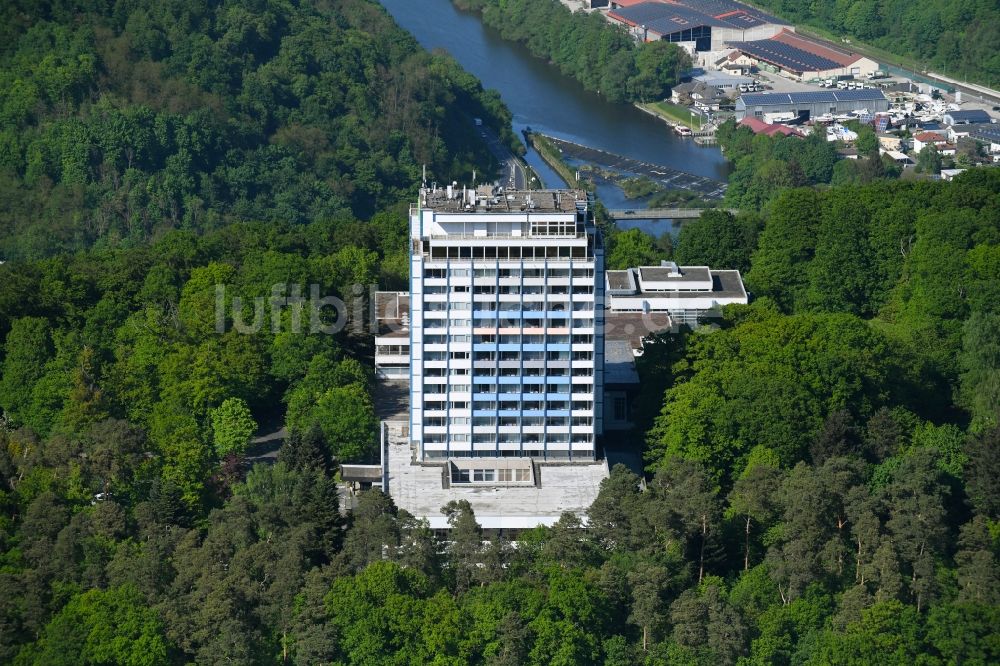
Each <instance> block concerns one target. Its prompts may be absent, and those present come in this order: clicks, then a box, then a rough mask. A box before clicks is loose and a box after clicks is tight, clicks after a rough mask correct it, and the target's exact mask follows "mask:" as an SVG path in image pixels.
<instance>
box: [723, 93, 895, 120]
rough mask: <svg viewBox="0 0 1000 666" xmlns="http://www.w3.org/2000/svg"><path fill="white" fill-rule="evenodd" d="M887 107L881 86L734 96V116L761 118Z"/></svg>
mask: <svg viewBox="0 0 1000 666" xmlns="http://www.w3.org/2000/svg"><path fill="white" fill-rule="evenodd" d="M888 110H889V100H888V99H886V96H885V94H884V93H883V92H882V91H881V90H821V91H816V92H800V93H747V94H744V95H740V97H739V99H737V100H736V119H737V120H742V119H743V118H747V117H751V118H762V117H764V116H765V115H769V114H780V113H791V114H792V115H793V116H794V117H796V118H798V119H799V120H801V121H806V120H809V119H810V118H816V117H818V116H824V115H833V116H839V115H846V114H850V113H853V112H855V111H867V112H868V113H869V114H875V113H878V112H880V111H888Z"/></svg>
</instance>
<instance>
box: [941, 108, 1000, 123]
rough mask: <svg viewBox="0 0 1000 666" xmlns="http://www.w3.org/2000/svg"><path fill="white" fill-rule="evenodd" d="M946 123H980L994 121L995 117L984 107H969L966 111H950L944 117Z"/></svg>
mask: <svg viewBox="0 0 1000 666" xmlns="http://www.w3.org/2000/svg"><path fill="white" fill-rule="evenodd" d="M942 120H944V124H945V125H978V124H981V123H992V122H993V118H992V117H991V116H990V114H988V113H986V112H985V111H983V110H982V109H968V110H966V111H949V112H948V113H946V114H944V117H943V118H942Z"/></svg>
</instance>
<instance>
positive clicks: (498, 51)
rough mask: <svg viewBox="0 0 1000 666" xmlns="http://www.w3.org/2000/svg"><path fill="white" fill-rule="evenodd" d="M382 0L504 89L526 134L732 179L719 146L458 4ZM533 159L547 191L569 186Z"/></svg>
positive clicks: (620, 198) (612, 197)
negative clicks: (601, 89) (546, 57)
mask: <svg viewBox="0 0 1000 666" xmlns="http://www.w3.org/2000/svg"><path fill="white" fill-rule="evenodd" d="M380 1H381V3H382V4H383V5H384V6H385V7H386V9H388V11H389V13H390V14H392V16H393V17H394V18H395V19H396V22H397V23H399V25H401V26H402V27H403V28H405V29H406V30H408V31H409V32H410V33H412V34H413V36H414V37H416V39H417V41H419V42H420V44H421V45H422V46H423V47H424V48H426V49H428V50H434V49H444V50H445V51H447V52H448V53H450V54H451V55H452V56H453V57H454V58H455V59H456V60H458V62H459V63H461V65H462V66H463V67H464V68H465V69H466V70H468V71H469V72H471V73H472V74H474V75H475V76H476V77H478V78H479V80H480V81H482V82H483V85H484V86H485V87H487V88H494V89H496V90H497V91H499V93H500V96H501V97H502V98H503V101H504V103H505V104H506V105H507V107H508V108H509V109H510V110H511V112H512V114H513V116H514V121H513V125H514V131H515V132H516V133H517V134H518V136H521V131H522V130H523V129H524V128H525V127H531V128H532V129H534V130H537V131H540V132H542V133H544V134H551V135H552V136H556V137H560V138H563V139H566V140H569V141H575V142H577V143H581V144H584V145H586V146H592V147H594V148H601V149H603V150H607V151H609V152H612V153H617V154H619V155H625V156H626V157H631V158H634V159H637V160H642V161H646V162H653V163H657V164H663V165H665V166H668V167H673V168H675V169H680V170H682V171H687V172H690V173H694V174H697V175H699V176H707V177H709V178H716V179H718V180H725V179H726V174H727V172H728V169H727V165H726V162H725V159H724V158H723V157H722V153H721V152H720V151H719V149H718V148H717V147H704V146H699V145H697V144H695V143H694V142H693V141H692V140H690V139H683V138H681V137H678V136H676V135H675V134H674V133H673V132H671V131H670V128H669V127H667V125H666V124H665V123H663V122H662V121H660V120H658V119H657V118H653V117H652V116H650V115H648V114H646V113H644V112H642V111H640V110H639V109H637V108H635V107H634V106H632V105H630V104H612V103H610V102H608V101H607V100H606V99H604V98H603V97H601V96H600V95H597V94H595V93H592V92H588V91H586V90H584V89H583V87H582V86H581V85H580V84H579V83H577V82H576V81H575V80H574V79H571V78H569V77H567V76H563V75H562V74H561V73H560V72H559V70H558V69H557V68H555V67H554V66H550V65H549V64H548V63H546V62H545V61H543V60H540V59H538V58H535V57H534V56H532V55H531V53H530V52H529V51H528V50H527V49H526V48H525V47H523V46H522V45H520V44H515V43H512V42H508V41H505V40H504V39H502V38H501V37H500V35H499V34H498V33H497V32H496V31H495V30H493V29H491V28H488V27H486V26H484V25H483V24H482V22H481V21H480V19H479V17H478V16H477V15H475V14H471V13H467V12H460V11H458V10H457V9H455V7H454V5H452V3H451V0H380ZM526 160H527V162H528V164H530V165H531V167H532V168H534V169H535V170H536V171H537V172H538V174H539V175H540V176H541V177H542V179H543V180H544V181H545V184H546V185H547V186H559V185H561V184H562V180H561V179H560V178H559V176H558V175H556V173H555V172H554V171H552V169H550V168H549V167H548V166H546V165H545V163H544V162H543V161H542V159H541V158H540V157H539V156H538V154H537V153H536V152H535V151H533V150H532V151H529V152H528V154H527V156H526ZM598 196H599V197H600V199H601V201H602V202H603V203H604V204H605V205H606V206H607V207H608V208H623V207H624V208H627V207H633V208H640V207H642V204H641V202H630V201H628V200H627V199H625V197H624V195H623V194H622V192H621V190H620V189H619V188H617V187H615V186H613V185H609V184H606V183H604V184H602V183H599V184H598ZM623 226H625V225H623ZM628 226H638V227H640V228H643V229H644V230H646V231H649V232H651V233H654V234H659V233H663V232H664V231H669V230H670V227H671V225H670V222H669V221H663V222H659V223H650V222H649V221H639V220H635V221H630V223H629V224H628Z"/></svg>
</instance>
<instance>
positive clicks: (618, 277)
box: [605, 269, 632, 289]
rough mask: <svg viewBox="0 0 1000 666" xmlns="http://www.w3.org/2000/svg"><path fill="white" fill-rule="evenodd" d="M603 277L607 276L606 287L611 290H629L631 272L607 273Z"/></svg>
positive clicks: (630, 286) (627, 270)
mask: <svg viewBox="0 0 1000 666" xmlns="http://www.w3.org/2000/svg"><path fill="white" fill-rule="evenodd" d="M605 275H607V276H608V286H609V287H611V288H612V289H631V288H632V280H631V279H630V278H631V276H632V271H631V270H629V269H626V270H624V271H607V272H606V273H605Z"/></svg>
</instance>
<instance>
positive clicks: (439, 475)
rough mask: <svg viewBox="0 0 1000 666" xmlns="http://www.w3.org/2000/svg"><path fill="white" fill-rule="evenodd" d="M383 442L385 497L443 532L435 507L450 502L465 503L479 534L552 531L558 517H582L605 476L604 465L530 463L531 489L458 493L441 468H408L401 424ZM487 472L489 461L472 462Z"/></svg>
mask: <svg viewBox="0 0 1000 666" xmlns="http://www.w3.org/2000/svg"><path fill="white" fill-rule="evenodd" d="M386 425H387V426H388V427H387V431H388V438H387V439H388V442H387V445H386V447H385V450H384V452H383V454H384V455H385V458H386V459H385V464H386V467H387V470H388V478H389V488H388V490H389V495H391V496H392V499H393V501H394V502H395V503H396V506H397V507H399V508H400V509H406V510H407V511H409V512H410V513H412V514H413V515H415V516H417V517H418V518H425V519H426V520H427V522H428V523H430V526H431V528H433V529H447V527H448V522H447V519H446V518H445V517H444V515H443V514H442V513H441V507H443V506H444V505H445V504H447V503H448V502H450V501H451V500H463V499H464V500H468V502H469V504H471V505H472V508H473V510H474V511H475V513H476V520H477V521H478V522H479V524H480V525H481V526H482V527H483V528H485V529H530V528H532V527H536V526H538V525H552V524H554V523H555V522H556V521H557V520H558V519H559V515H560V514H561V513H563V512H564V511H569V512H572V513H574V514H576V515H577V516H579V517H581V518H584V519H585V517H586V511H587V508H588V507H590V505H591V504H592V503H593V501H594V499H595V498H596V497H597V492H598V490H599V489H600V485H601V480H603V479H605V478H607V476H608V466H607V463H606V462H605V461H599V462H598V463H595V464H545V463H536V466H535V474H536V484H535V485H534V486H521V487H515V486H510V487H502V486H479V487H462V486H457V485H452V484H448V486H450V487H446V474H445V470H446V469H447V467H446V466H445V465H440V464H436V465H418V464H416V463H414V462H413V452H412V450H411V449H410V443H409V437H408V433H407V427H406V423H405V422H400V421H389V422H387V424H386ZM477 462H478V463H480V464H481V466H483V467H489V466H490V459H489V458H484V459H479V460H478V461H477Z"/></svg>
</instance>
